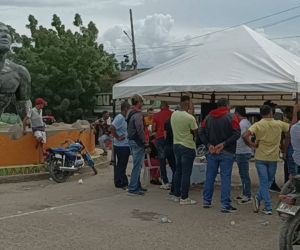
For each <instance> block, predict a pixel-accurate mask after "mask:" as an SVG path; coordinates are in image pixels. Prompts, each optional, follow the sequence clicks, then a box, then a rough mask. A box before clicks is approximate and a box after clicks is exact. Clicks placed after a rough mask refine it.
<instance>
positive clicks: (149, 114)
mask: <svg viewBox="0 0 300 250" xmlns="http://www.w3.org/2000/svg"><path fill="white" fill-rule="evenodd" d="M153 113H154V109H153V108H148V109H147V115H148V116H150V117H152V116H153Z"/></svg>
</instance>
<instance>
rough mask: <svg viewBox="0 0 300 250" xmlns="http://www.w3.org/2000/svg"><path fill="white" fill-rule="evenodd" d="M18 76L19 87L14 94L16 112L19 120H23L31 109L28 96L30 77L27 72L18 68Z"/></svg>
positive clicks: (21, 67) (29, 94)
mask: <svg viewBox="0 0 300 250" xmlns="http://www.w3.org/2000/svg"><path fill="white" fill-rule="evenodd" d="M17 71H18V74H19V77H20V86H19V88H18V90H17V92H16V101H17V103H16V104H17V110H18V113H19V115H20V116H21V118H24V117H25V116H26V114H27V113H28V111H29V109H30V108H31V107H32V104H31V101H30V96H31V77H30V74H29V72H28V70H27V69H26V68H25V67H23V66H19V67H18V69H17Z"/></svg>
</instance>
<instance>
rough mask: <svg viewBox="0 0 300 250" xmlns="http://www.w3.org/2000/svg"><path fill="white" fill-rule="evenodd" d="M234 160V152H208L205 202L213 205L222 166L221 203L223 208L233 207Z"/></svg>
mask: <svg viewBox="0 0 300 250" xmlns="http://www.w3.org/2000/svg"><path fill="white" fill-rule="evenodd" d="M233 161H234V155H233V154H227V153H221V154H218V155H216V154H208V155H207V169H206V180H205V185H204V192H203V199H204V204H206V205H211V202H212V197H213V194H214V188H215V179H216V176H217V174H218V170H219V167H220V174H221V203H222V208H225V209H228V208H230V207H231V199H230V195H231V173H232V166H233Z"/></svg>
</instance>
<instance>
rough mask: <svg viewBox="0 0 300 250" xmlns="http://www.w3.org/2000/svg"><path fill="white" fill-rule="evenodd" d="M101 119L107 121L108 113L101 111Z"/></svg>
mask: <svg viewBox="0 0 300 250" xmlns="http://www.w3.org/2000/svg"><path fill="white" fill-rule="evenodd" d="M102 118H103V119H104V120H107V119H108V118H109V112H108V111H103V113H102Z"/></svg>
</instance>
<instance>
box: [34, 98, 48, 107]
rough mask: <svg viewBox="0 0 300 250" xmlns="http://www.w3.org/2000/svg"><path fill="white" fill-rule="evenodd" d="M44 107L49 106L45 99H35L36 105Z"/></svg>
mask: <svg viewBox="0 0 300 250" xmlns="http://www.w3.org/2000/svg"><path fill="white" fill-rule="evenodd" d="M42 104H43V105H44V106H47V105H48V103H47V102H46V101H45V100H44V99H43V98H36V99H35V105H42Z"/></svg>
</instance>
